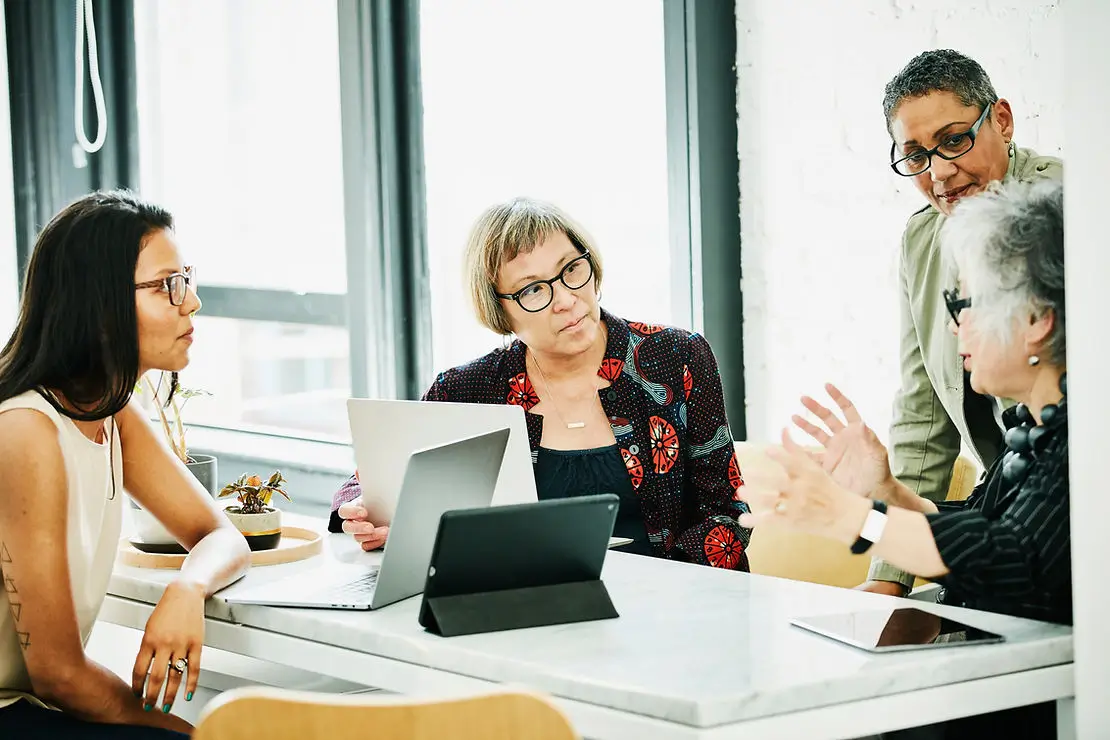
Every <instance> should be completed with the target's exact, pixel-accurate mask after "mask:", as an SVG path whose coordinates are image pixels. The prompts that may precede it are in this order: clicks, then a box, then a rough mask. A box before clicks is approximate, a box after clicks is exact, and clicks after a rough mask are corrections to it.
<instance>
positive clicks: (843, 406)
mask: <svg viewBox="0 0 1110 740" xmlns="http://www.w3.org/2000/svg"><path fill="white" fill-rule="evenodd" d="M825 391H826V392H828V394H829V397H830V398H832V400H833V402H834V403H836V405H837V406H838V407H839V408H840V410H841V412H842V413H843V414H844V419H843V420H842V419H841V418H840V417H839V416H837V415H836V414H835V413H833V412H832V411H830V410H829V409H827V408H825V407H824V406H822V405H821V404H820V403H818V402H817V401H815V400H814V399H812V398H810V397H809V396H802V405H803V406H805V407H806V409H808V410H809V411H810V413H812V414H813V415H814V416H816V417H817V418H818V419H820V421H821V422H822V424H823V425H824V426H819V425H817V424H814V423H813V422H811V421H808V420H807V419H804V418H803V417H801V416H799V415H798V414H795V415H794V416H792V417H791V421H793V422H794V425H795V426H797V427H798V428H799V429H801V430H802V431H803V432H805V433H806V434H808V435H809V436H810V437H812V438H813V439H814V440H815V441H816V442H818V443H819V444H820V445H821V446H822V448H823V449H822V450H820V451H818V452H814V453H811V456H812V457H813V458H814V459H815V460H817V461H818V462H819V463H820V464H821V467H822V468H824V470H825V472H827V473H828V474H829V475H830V476H831V477H832V479H833V480H834V481H836V482H837V483H838V484H839V485H841V486H843V487H844V488H846V489H848V490H849V491H852V492H853V493H856V494H858V495H860V496H867V497H869V498H882V495H881V492H882V490H883V489H884V488H885V487H886V486H888V485H889V484H890V483H891V481H892V480H893V476H892V475H891V472H890V462H889V460H888V458H887V451H886V447H884V446H883V443H882V442H880V441H879V438H878V437H876V436H875V432H873V431H872V430H871V427H869V426H867V424H865V423H864V421H863V419H862V418H860V415H859V412H858V411H857V410H856V407H855V405H854V404H853V403H852V402H851V401H850V400H848V397H847V396H845V395H844V394H843V393H841V392H840V390H839V389H838V388H837V387H836V386H835V385H833V384H832V383H826V384H825Z"/></svg>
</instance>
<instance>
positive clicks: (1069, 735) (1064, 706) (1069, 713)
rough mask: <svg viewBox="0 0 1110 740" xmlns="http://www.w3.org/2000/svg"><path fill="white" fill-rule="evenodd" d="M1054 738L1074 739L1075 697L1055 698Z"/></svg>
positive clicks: (1059, 739)
mask: <svg viewBox="0 0 1110 740" xmlns="http://www.w3.org/2000/svg"><path fill="white" fill-rule="evenodd" d="M1056 739H1057V740H1075V697H1074V696H1071V697H1068V698H1065V699H1057V700H1056Z"/></svg>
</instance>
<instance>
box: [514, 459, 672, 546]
mask: <svg viewBox="0 0 1110 740" xmlns="http://www.w3.org/2000/svg"><path fill="white" fill-rule="evenodd" d="M535 474H536V493H537V494H538V496H539V498H540V500H541V501H546V500H548V499H555V498H570V497H573V496H592V495H596V494H601V493H613V494H616V495H617V496H619V497H620V507H619V509H618V510H617V521H616V523H615V524H614V525H613V535H614V536H616V537H628V538H631V539H632V542H631V543H629V544H627V545H625V546H623V547H621V548H620V550H621V552H632V553H636V554H637V555H651V554H652V551H651V544H650V543H649V542H648V536H647V529H646V528H645V527H644V515H643V512H642V511H641V510H640V500H639V499H638V498H637V496H636V492H635V491H634V490H633V488H632V481H631V480H630V479H629V477H628V470H627V469H626V468H625V466H624V460H622V459H621V451H620V449H619V448H618V447H617V445H615V444H614V445H610V446H609V447H596V448H594V449H591V450H549V449H547V448H546V447H540V448H539V449H538V450H537V457H536V467H535Z"/></svg>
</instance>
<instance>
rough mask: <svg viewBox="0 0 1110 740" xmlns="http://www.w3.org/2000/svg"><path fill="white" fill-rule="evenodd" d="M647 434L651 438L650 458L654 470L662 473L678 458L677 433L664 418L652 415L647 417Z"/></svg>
mask: <svg viewBox="0 0 1110 740" xmlns="http://www.w3.org/2000/svg"><path fill="white" fill-rule="evenodd" d="M648 436H649V437H650V438H651V460H652V462H654V463H655V472H656V473H658V474H660V475H662V474H663V473H666V472H669V471H670V469H671V468H673V467H674V463H675V460H677V459H678V434H677V433H676V432H675V430H674V427H673V426H671V423H670V422H669V421H667V420H666V419H663V418H660V417H658V416H653V417H651V418H650V419H648Z"/></svg>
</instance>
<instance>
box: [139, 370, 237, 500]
mask: <svg viewBox="0 0 1110 740" xmlns="http://www.w3.org/2000/svg"><path fill="white" fill-rule="evenodd" d="M143 381H144V382H145V383H146V385H147V388H148V389H149V390H150V397H151V399H152V404H151V405H153V406H154V409H155V410H156V411H157V413H158V421H159V422H161V425H162V432H163V433H164V434H165V435H166V441H167V442H169V445H170V449H172V450H173V454H175V455H177V457H178V459H180V460H181V462H183V463H185V467H187V468H188V469H189V472H191V473H192V474H193V477H194V478H196V479H197V480H198V481H200V484H201V485H202V486H204V490H206V491H208V493H209V494H210V495H212V496H213V497H215V495H216V486H217V485H218V483H217V481H218V480H219V476H218V475H217V469H216V458H215V457H214V456H213V455H201V454H196V455H191V454H189V448H188V446H187V445H186V444H185V424H184V423H183V422H182V420H181V413H182V411H184V409H185V404H187V403H188V402H189V399H191V398H196V397H197V396H211V395H212V394H211V393H209V392H208V391H203V390H199V389H193V388H183V387H181V386H177V388H176V389H175V390H174V393H173V397H172V398H170V400H169V403H166V402H165V401H164V400H162V394H161V393H160V391H161V390H162V380H161V378H159V380H158V385H157V386H155V385H154V383H152V382H151V380H150V378H149V377H145V376H144V377H143Z"/></svg>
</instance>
